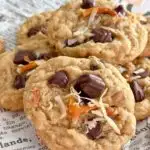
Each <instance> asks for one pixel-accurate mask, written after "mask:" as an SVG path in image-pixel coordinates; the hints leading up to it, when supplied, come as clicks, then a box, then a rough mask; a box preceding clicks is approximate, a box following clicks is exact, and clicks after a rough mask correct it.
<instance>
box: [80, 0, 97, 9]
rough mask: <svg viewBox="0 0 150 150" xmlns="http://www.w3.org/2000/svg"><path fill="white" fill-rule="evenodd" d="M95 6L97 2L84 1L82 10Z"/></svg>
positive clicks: (92, 0) (91, 0)
mask: <svg viewBox="0 0 150 150" xmlns="http://www.w3.org/2000/svg"><path fill="white" fill-rule="evenodd" d="M94 6H95V0H82V5H81V8H83V9H88V8H91V7H94Z"/></svg>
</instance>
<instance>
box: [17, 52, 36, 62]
mask: <svg viewBox="0 0 150 150" xmlns="http://www.w3.org/2000/svg"><path fill="white" fill-rule="evenodd" d="M25 56H27V57H28V58H29V59H30V60H36V55H35V54H34V53H33V52H31V51H19V52H17V53H16V55H15V58H14V63H15V64H23V65H25V64H28V62H27V61H25Z"/></svg>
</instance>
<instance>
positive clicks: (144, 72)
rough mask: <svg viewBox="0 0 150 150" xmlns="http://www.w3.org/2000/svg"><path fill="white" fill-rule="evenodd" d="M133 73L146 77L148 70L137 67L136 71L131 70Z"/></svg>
mask: <svg viewBox="0 0 150 150" xmlns="http://www.w3.org/2000/svg"><path fill="white" fill-rule="evenodd" d="M133 75H136V76H140V77H141V78H146V77H148V76H149V75H150V73H149V71H148V70H145V69H142V68H141V69H138V70H136V71H134V72H133Z"/></svg>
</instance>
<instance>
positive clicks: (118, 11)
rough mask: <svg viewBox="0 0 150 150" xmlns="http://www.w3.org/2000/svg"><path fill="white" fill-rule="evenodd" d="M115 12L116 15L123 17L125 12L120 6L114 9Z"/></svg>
mask: <svg viewBox="0 0 150 150" xmlns="http://www.w3.org/2000/svg"><path fill="white" fill-rule="evenodd" d="M115 11H116V12H117V13H118V14H122V15H125V10H124V8H123V6H122V5H119V6H118V7H116V8H115Z"/></svg>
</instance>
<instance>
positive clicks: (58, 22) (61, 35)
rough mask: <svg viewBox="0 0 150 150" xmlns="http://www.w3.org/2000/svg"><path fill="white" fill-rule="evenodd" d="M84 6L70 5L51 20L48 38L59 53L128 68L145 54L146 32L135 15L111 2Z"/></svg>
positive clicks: (81, 3) (78, 2)
mask: <svg viewBox="0 0 150 150" xmlns="http://www.w3.org/2000/svg"><path fill="white" fill-rule="evenodd" d="M85 2H86V4H85V3H84V1H83V2H82V1H81V0H78V1H76V2H72V3H68V4H66V5H65V6H63V7H61V8H60V9H58V10H56V11H55V12H54V13H53V15H52V16H51V19H50V22H49V23H50V24H49V26H48V38H49V43H50V44H51V45H52V46H53V47H55V48H56V49H57V51H58V53H60V54H61V55H67V56H71V57H88V56H97V57H99V58H101V59H103V60H106V61H108V62H111V63H114V64H125V63H127V62H129V61H132V60H134V59H135V58H136V57H137V56H139V55H140V54H141V53H142V52H143V50H144V48H145V46H146V42H147V30H146V28H145V27H144V26H143V25H142V24H140V21H139V20H138V19H137V16H136V15H135V14H133V13H130V12H127V11H126V10H124V8H123V7H122V6H115V5H114V4H113V3H112V2H111V1H108V0H105V1H102V0H96V1H95V2H94V1H92V2H87V1H85ZM87 3H88V4H87ZM91 3H92V4H91ZM85 5H86V7H85Z"/></svg>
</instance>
